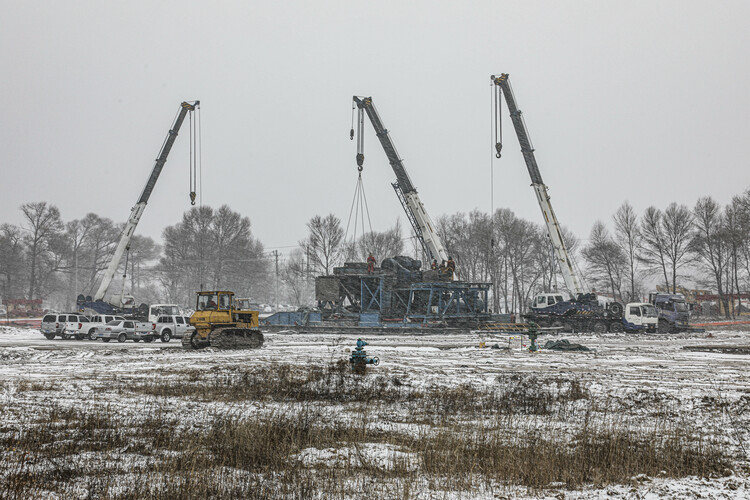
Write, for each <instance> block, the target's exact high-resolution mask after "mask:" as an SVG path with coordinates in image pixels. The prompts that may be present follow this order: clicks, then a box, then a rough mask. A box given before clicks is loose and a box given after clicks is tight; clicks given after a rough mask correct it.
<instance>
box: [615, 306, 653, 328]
mask: <svg viewBox="0 0 750 500" xmlns="http://www.w3.org/2000/svg"><path fill="white" fill-rule="evenodd" d="M622 321H623V323H624V324H625V331H627V332H637V331H642V330H646V331H647V332H649V333H654V332H656V328H657V325H658V323H659V315H658V314H656V308H655V307H654V306H653V305H651V304H648V303H646V302H630V303H628V304H627V305H626V306H625V315H624V316H623V318H622Z"/></svg>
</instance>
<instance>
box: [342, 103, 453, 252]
mask: <svg viewBox="0 0 750 500" xmlns="http://www.w3.org/2000/svg"><path fill="white" fill-rule="evenodd" d="M353 100H354V104H355V105H356V106H357V125H358V128H357V167H358V168H359V170H360V172H361V171H362V166H363V164H364V161H365V155H364V113H367V116H368V118H369V119H370V123H372V127H373V128H374V129H375V134H376V135H377V136H378V139H379V140H380V144H381V145H382V146H383V150H384V151H385V155H386V157H387V158H388V162H389V163H390V164H391V168H393V172H394V173H395V174H396V182H394V183H392V184H391V185H392V186H393V189H394V190H395V191H396V196H397V197H398V200H399V201H400V202H401V206H402V207H403V208H404V212H406V218H407V219H409V222H410V223H411V226H412V228H413V229H414V233H415V234H416V235H417V238H418V239H419V242H420V244H421V245H422V249H423V250H424V253H425V255H426V256H427V257H428V259H429V260H430V262H432V261H433V260H437V261H438V262H447V261H448V253H447V252H446V250H445V246H444V245H443V241H442V240H441V239H440V236H438V234H437V231H435V225H434V224H433V222H432V219H430V216H429V214H428V213H427V211H426V210H425V208H424V204H423V203H422V200H420V199H419V194H418V193H417V189H416V188H415V187H414V184H412V182H411V179H410V178H409V174H408V173H406V169H405V168H404V162H403V161H402V160H401V157H400V156H399V154H398V151H396V146H395V145H394V144H393V141H392V140H391V137H390V135H389V134H388V130H387V129H386V128H385V127H384V126H383V121H382V120H381V119H380V115H379V114H378V111H377V110H376V109H375V105H374V104H373V103H372V97H357V96H354V97H353ZM350 137H351V138H352V139H353V138H354V129H352V131H351V135H350Z"/></svg>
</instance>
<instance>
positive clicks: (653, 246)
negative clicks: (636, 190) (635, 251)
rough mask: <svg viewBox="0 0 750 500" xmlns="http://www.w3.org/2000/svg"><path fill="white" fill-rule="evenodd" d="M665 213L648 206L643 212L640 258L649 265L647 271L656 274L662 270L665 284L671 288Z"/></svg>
mask: <svg viewBox="0 0 750 500" xmlns="http://www.w3.org/2000/svg"><path fill="white" fill-rule="evenodd" d="M662 218H663V214H662V212H661V210H659V209H658V208H656V207H653V206H651V207H648V208H647V209H646V211H645V212H644V213H643V222H642V224H641V235H642V244H641V249H642V252H641V253H640V255H638V260H639V261H640V262H642V263H644V264H645V265H646V266H647V271H648V272H650V273H652V274H656V273H659V272H661V274H662V275H663V277H664V284H665V285H666V287H667V289H669V276H668V275H667V257H666V246H667V243H666V236H665V235H664V229H663V227H662Z"/></svg>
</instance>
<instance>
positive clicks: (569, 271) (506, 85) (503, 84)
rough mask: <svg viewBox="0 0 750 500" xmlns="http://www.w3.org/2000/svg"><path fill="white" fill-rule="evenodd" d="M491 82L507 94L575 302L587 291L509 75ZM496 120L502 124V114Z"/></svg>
mask: <svg viewBox="0 0 750 500" xmlns="http://www.w3.org/2000/svg"><path fill="white" fill-rule="evenodd" d="M491 78H492V81H493V83H494V84H495V86H496V88H497V89H499V90H500V91H501V93H502V94H505V102H506V103H507V105H508V111H509V112H510V118H511V120H512V121H513V128H514V129H515V131H516V136H517V137H518V142H519V144H520V145H521V153H522V154H523V159H524V161H525V162H526V168H527V169H528V171H529V175H530V176H531V185H532V187H533V188H534V193H535V194H536V198H537V200H538V201H539V208H541V209H542V215H544V224H545V225H546V226H547V234H548V235H549V238H550V241H551V242H552V247H553V249H554V252H555V260H556V261H557V263H558V265H559V267H560V272H561V274H562V276H563V280H564V281H565V286H566V287H567V288H568V290H569V291H570V293H571V294H573V298H576V297H578V296H579V295H580V294H583V293H585V291H584V289H583V286H582V285H581V280H580V279H579V278H578V274H577V273H576V271H575V268H574V267H573V262H572V259H571V258H570V253H569V252H568V249H567V247H566V246H565V240H564V239H563V236H562V231H561V230H560V224H559V223H558V222H557V216H555V211H554V210H552V204H551V203H550V197H549V194H548V193H547V186H546V185H545V184H544V181H542V174H540V173H539V167H538V166H537V164H536V157H535V156H534V148H533V147H532V146H531V140H530V139H529V133H528V131H527V130H526V124H525V123H524V121H523V118H522V117H521V110H519V109H518V106H517V105H516V99H515V96H514V95H513V90H512V89H511V87H510V82H509V80H508V74H507V73H503V74H502V75H500V76H494V75H493V76H492V77H491ZM498 102H499V99H498ZM496 119H497V120H500V116H499V112H498V115H497V116H496ZM495 148H496V149H497V157H498V158H500V150H501V149H502V144H501V143H497V144H496V145H495Z"/></svg>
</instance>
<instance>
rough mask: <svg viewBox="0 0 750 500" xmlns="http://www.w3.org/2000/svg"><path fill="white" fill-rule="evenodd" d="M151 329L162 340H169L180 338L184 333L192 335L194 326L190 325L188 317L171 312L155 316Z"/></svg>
mask: <svg viewBox="0 0 750 500" xmlns="http://www.w3.org/2000/svg"><path fill="white" fill-rule="evenodd" d="M153 331H154V334H155V336H156V337H158V338H160V339H161V341H162V342H169V340H170V339H181V338H182V337H184V336H185V335H186V334H187V335H188V336H190V335H192V333H193V332H194V331H195V327H194V326H191V325H190V318H188V317H187V316H181V315H176V314H173V315H164V316H159V317H158V318H156V321H155V322H154V323H153Z"/></svg>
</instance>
